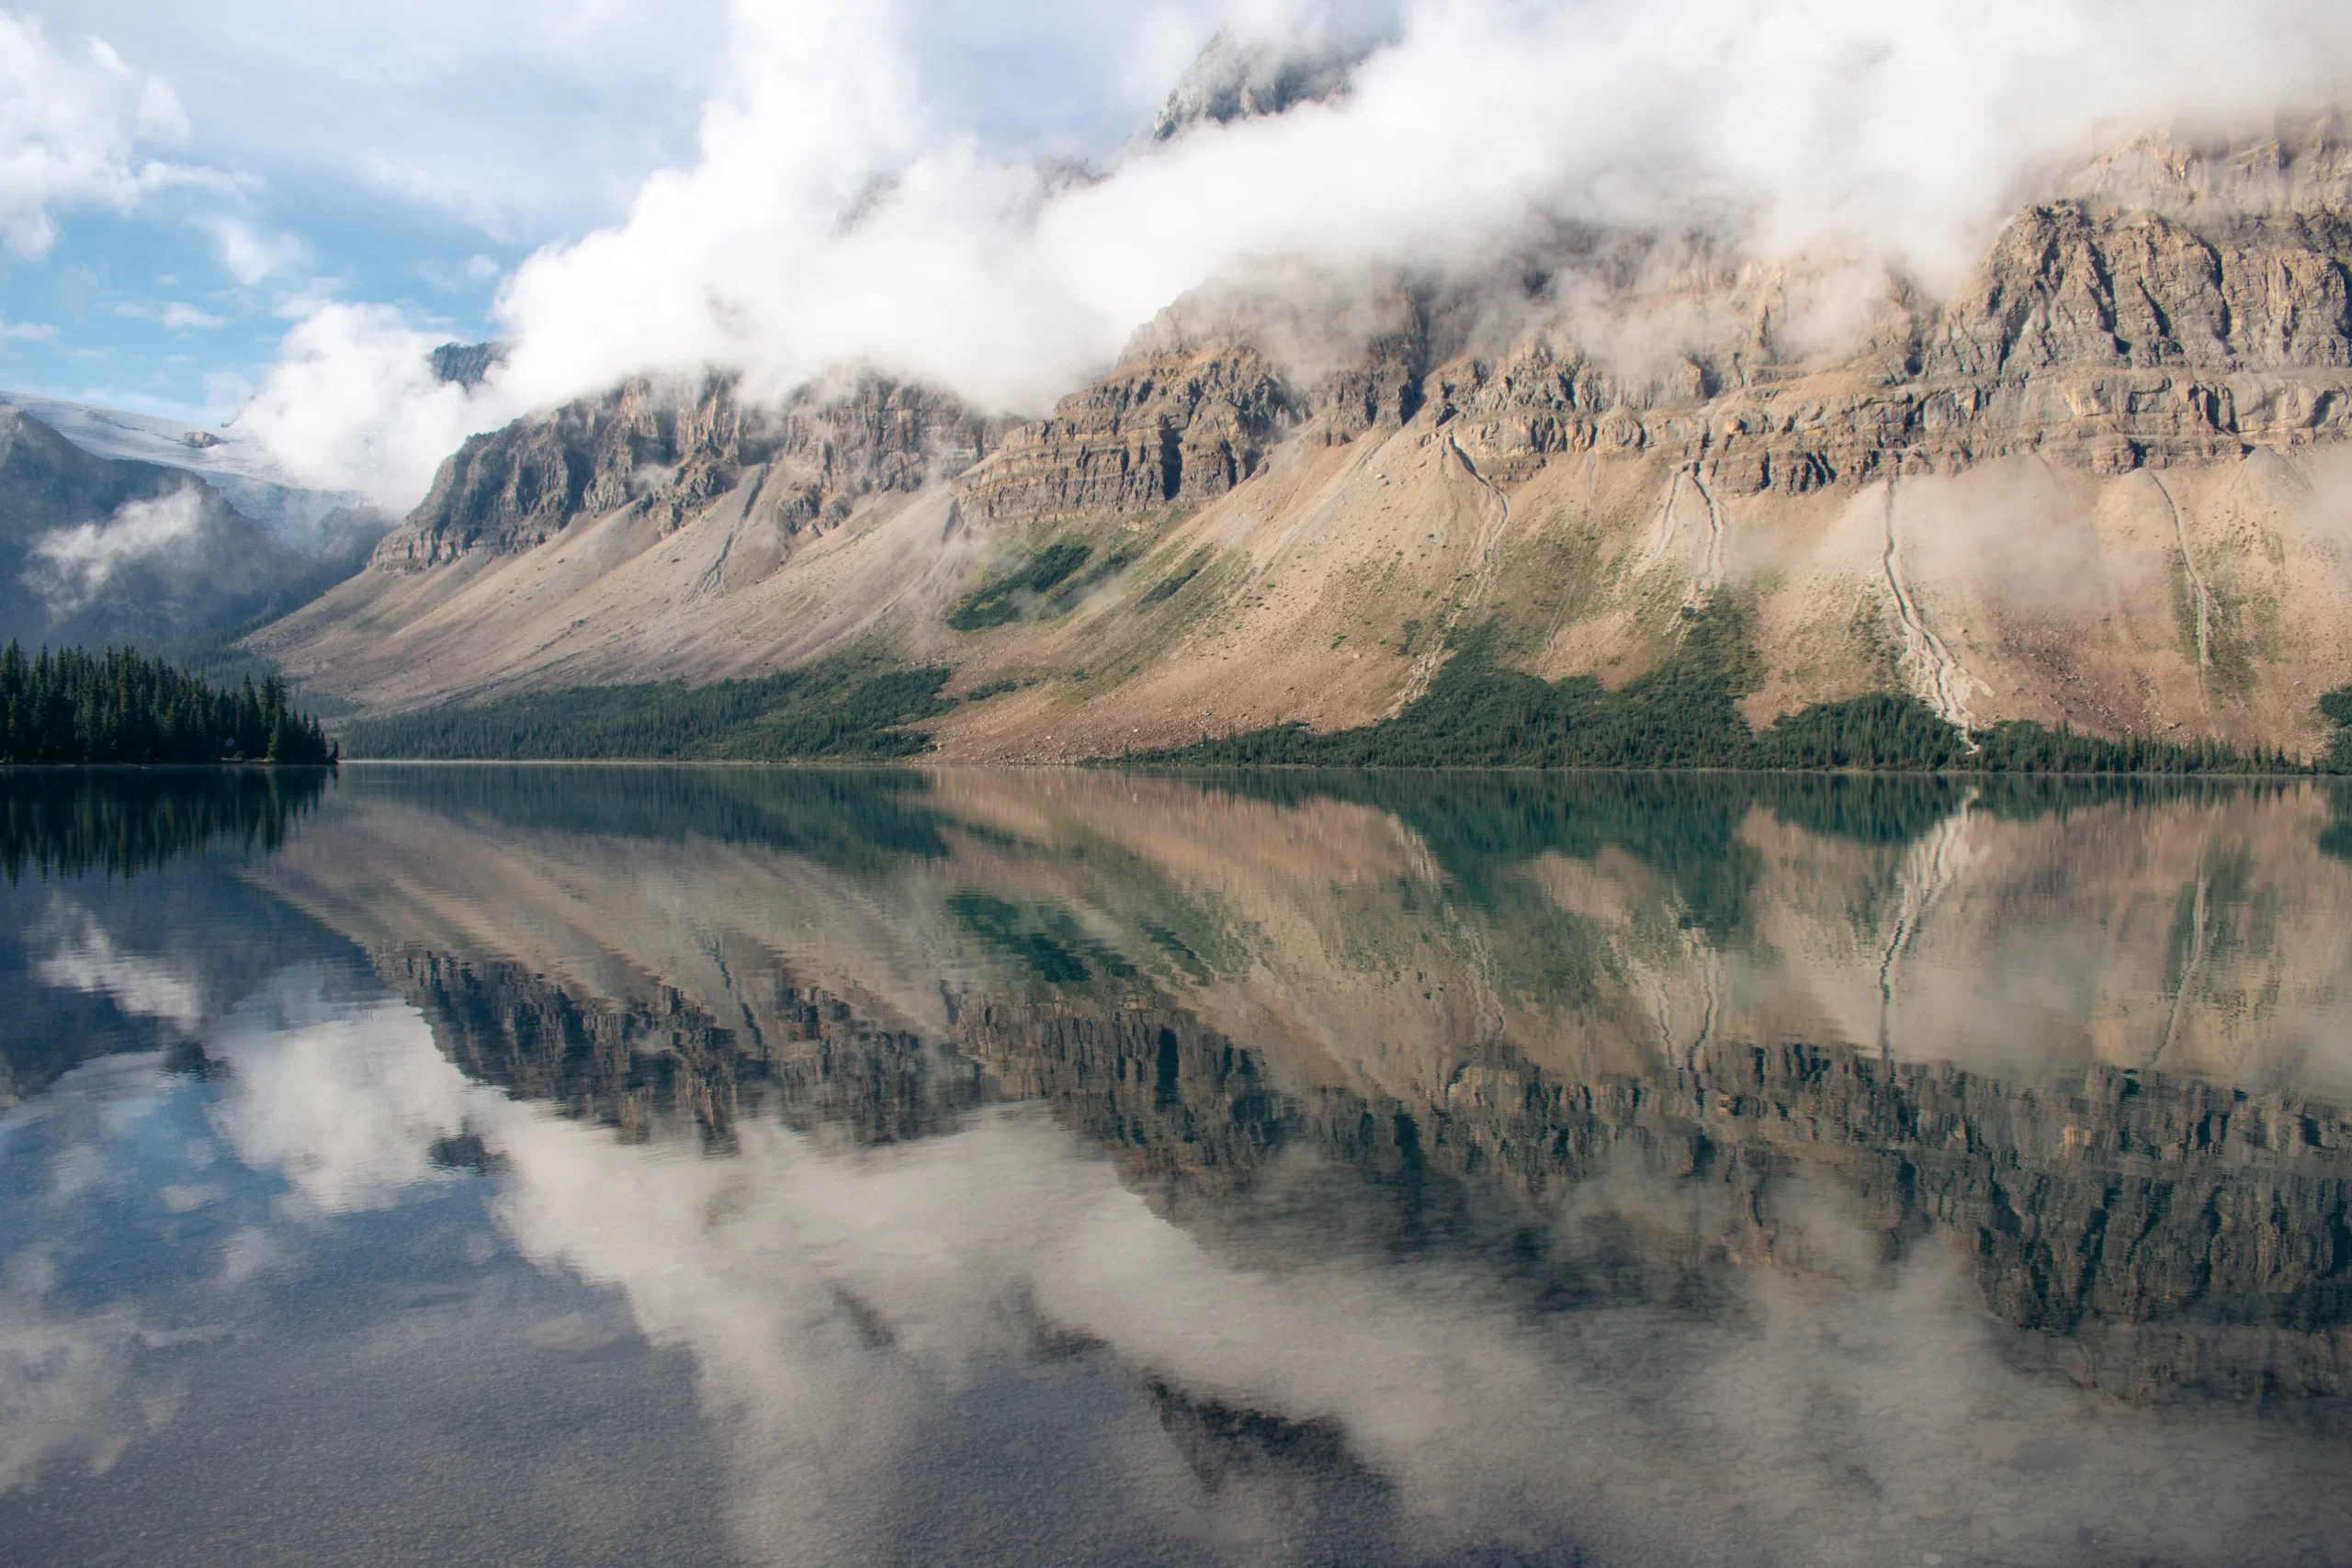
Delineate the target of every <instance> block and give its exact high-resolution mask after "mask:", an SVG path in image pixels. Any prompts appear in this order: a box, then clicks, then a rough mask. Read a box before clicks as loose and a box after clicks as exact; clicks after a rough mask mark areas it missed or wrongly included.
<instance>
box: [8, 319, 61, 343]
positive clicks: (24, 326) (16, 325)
mask: <svg viewBox="0 0 2352 1568" xmlns="http://www.w3.org/2000/svg"><path fill="white" fill-rule="evenodd" d="M56 335H57V326H56V323H54V322H52V321H5V322H0V338H8V339H11V340H13V341H14V342H17V343H47V342H48V341H49V340H50V339H51V338H53V337H55V336H56Z"/></svg>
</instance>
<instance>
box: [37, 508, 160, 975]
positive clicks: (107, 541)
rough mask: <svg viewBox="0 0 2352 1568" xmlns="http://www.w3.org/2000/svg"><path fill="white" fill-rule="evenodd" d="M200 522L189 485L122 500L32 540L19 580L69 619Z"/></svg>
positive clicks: (52, 608) (54, 609)
mask: <svg viewBox="0 0 2352 1568" xmlns="http://www.w3.org/2000/svg"><path fill="white" fill-rule="evenodd" d="M203 522H204V498H203V492H202V491H200V490H198V488H197V487H196V486H194V485H189V486H187V487H186V488H185V489H181V490H176V491H173V492H172V493H171V494H169V495H167V496H164V497H161V498H160V499H158V500H154V501H127V502H123V503H122V505H120V506H119V507H117V508H116V509H115V513H114V515H113V516H112V517H110V518H108V519H107V520H106V521H105V522H103V523H81V524H77V525H74V526H73V527H71V528H51V530H49V531H48V532H47V533H45V534H43V535H42V536H40V538H38V539H36V540H34V541H33V546H32V548H31V549H30V550H29V551H28V552H27V553H28V556H29V558H30V560H31V564H30V565H29V566H28V567H27V569H26V570H25V577H24V581H25V582H26V584H27V585H28V586H29V587H31V588H32V589H33V590H34V591H35V592H39V593H40V595H41V596H42V597H43V598H44V599H46V600H47V601H48V602H49V607H50V612H51V614H52V615H63V614H68V613H70V612H72V611H74V610H75V609H78V608H80V607H81V606H82V605H84V604H88V603H89V602H90V600H91V599H92V598H93V597H94V596H95V595H96V593H97V592H98V590H100V589H101V588H104V587H105V586H106V584H107V581H108V580H109V579H111V578H112V577H113V576H114V574H115V573H116V572H118V571H119V570H122V569H123V568H124V567H126V566H129V565H130V564H132V563H133V562H136V561H142V560H151V559H153V558H155V557H157V556H161V555H166V554H169V553H170V552H172V551H174V550H175V549H177V548H178V547H180V546H182V545H184V544H186V543H187V541H188V540H189V539H191V538H193V537H194V536H195V535H196V532H197V530H198V528H199V527H200V526H202V525H203ZM59 983H61V984H62V983H63V982H59Z"/></svg>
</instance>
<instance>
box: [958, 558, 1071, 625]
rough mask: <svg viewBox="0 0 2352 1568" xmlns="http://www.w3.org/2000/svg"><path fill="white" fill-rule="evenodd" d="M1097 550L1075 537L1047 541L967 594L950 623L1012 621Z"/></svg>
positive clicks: (986, 623)
mask: <svg viewBox="0 0 2352 1568" xmlns="http://www.w3.org/2000/svg"><path fill="white" fill-rule="evenodd" d="M1093 553H1094V551H1093V549H1092V548H1091V547H1089V546H1086V545H1082V544H1080V543H1078V542H1077V541H1076V540H1074V539H1062V540H1058V541H1057V542H1056V543H1054V544H1050V545H1047V546H1046V547H1045V548H1044V549H1042V550H1039V551H1038V552H1037V553H1036V554H1035V555H1033V556H1030V557H1028V558H1026V559H1024V560H1022V561H1021V562H1019V563H1018V564H1016V565H1015V566H1014V567H1013V568H1012V570H1009V571H1006V572H1004V573H1002V574H1001V575H1000V576H996V577H992V578H990V579H989V581H986V582H983V583H981V584H980V585H979V586H978V588H975V589H973V590H972V591H971V592H969V593H967V594H966V595H964V597H963V600H962V601H961V602H960V603H958V604H956V608H954V609H953V610H950V611H949V612H948V613H947V624H948V625H949V626H953V627H955V628H956V630H957V631H959V632H977V631H983V630H986V629H987V628H988V627H989V626H1007V625H1010V624H1011V623H1012V622H1014V621H1017V620H1019V619H1021V615H1022V609H1023V606H1024V605H1026V604H1031V603H1033V602H1035V600H1037V599H1039V598H1042V597H1043V596H1044V595H1046V594H1047V593H1050V592H1053V591H1054V590H1055V589H1056V588H1057V587H1059V586H1061V584H1062V583H1063V582H1064V581H1067V580H1068V579H1069V575H1070V573H1072V572H1074V571H1076V570H1078V569H1079V568H1080V567H1082V566H1084V565H1085V564H1086V559H1087V558H1088V557H1089V556H1091V555H1092V554H1093Z"/></svg>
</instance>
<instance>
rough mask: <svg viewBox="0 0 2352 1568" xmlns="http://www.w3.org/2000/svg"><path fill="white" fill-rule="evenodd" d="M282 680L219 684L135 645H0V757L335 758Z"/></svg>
mask: <svg viewBox="0 0 2352 1568" xmlns="http://www.w3.org/2000/svg"><path fill="white" fill-rule="evenodd" d="M334 760H335V748H334V744H333V743H332V742H330V741H329V740H328V739H327V738H326V735H325V733H324V732H323V731H322V730H321V728H319V725H318V722H317V721H316V720H315V719H312V718H311V717H309V716H306V715H303V714H300V713H297V712H296V711H295V709H294V706H293V705H292V703H291V702H290V701H288V695H287V691H286V683H285V682H283V681H281V680H279V679H278V678H277V676H275V675H272V676H270V677H268V678H267V679H266V680H264V681H263V682H261V684H260V685H258V686H256V685H254V682H253V679H252V677H250V676H248V677H246V678H245V680H244V681H243V682H241V683H240V684H239V685H237V686H235V687H233V688H227V687H219V688H216V687H214V686H212V685H210V684H209V683H207V682H204V681H202V680H200V679H198V677H196V676H194V675H190V674H188V673H187V671H182V670H179V669H175V668H174V667H173V666H172V665H170V664H167V663H165V662H164V660H160V659H146V658H142V657H141V656H140V654H139V653H138V652H137V651H136V650H134V649H128V648H110V649H107V650H106V651H105V652H104V653H99V654H89V653H85V652H83V651H81V650H80V649H60V650H57V651H55V652H52V651H51V650H50V649H41V650H40V653H39V654H37V655H34V656H32V657H29V658H28V657H27V656H26V653H25V650H24V649H21V648H19V647H18V646H17V644H15V643H13V642H12V643H10V644H9V645H8V647H7V649H6V651H5V652H0V762H12V763H16V762H62V763H90V762H140V763H159V762H162V763H171V762H284V763H304V764H318V763H326V762H333V761H334Z"/></svg>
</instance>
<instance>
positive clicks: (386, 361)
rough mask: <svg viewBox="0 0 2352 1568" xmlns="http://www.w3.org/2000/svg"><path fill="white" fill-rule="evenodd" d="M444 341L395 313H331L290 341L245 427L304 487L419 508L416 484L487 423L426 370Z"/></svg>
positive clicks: (368, 309) (312, 320)
mask: <svg viewBox="0 0 2352 1568" xmlns="http://www.w3.org/2000/svg"><path fill="white" fill-rule="evenodd" d="M443 341H444V339H443V337H442V336H441V335H439V334H436V333H429V332H421V331H418V330H417V329H416V328H414V327H413V326H412V325H410V324H409V323H408V322H407V321H406V320H405V319H403V318H402V316H401V313H400V312H399V311H397V310H392V309H391V308H390V307H389V306H379V305H345V304H326V305H322V306H321V307H320V308H319V309H318V310H315V311H314V312H312V313H311V316H310V317H309V318H308V319H307V320H305V321H302V322H301V323H300V325H298V326H296V327H295V329H294V330H293V331H292V332H291V333H288V334H287V338H286V343H285V345H284V348H283V349H282V350H281V355H282V357H281V358H280V360H279V362H278V365H277V369H276V370H275V371H273V372H272V373H271V375H270V378H269V381H268V384H267V385H266V386H264V387H263V388H262V389H261V390H260V391H259V392H257V393H255V394H254V397H253V400H252V401H250V402H248V403H247V404H246V405H245V406H244V408H243V410H242V411H241V412H239V414H238V415H237V423H238V424H239V426H240V427H241V428H242V429H243V430H246V431H248V432H251V433H252V434H254V436H256V437H257V438H258V439H259V440H260V441H261V442H262V443H263V444H264V445H265V446H267V447H268V448H269V450H270V452H271V453H272V455H273V456H275V457H277V458H278V460H279V461H281V462H282V463H284V464H285V465H286V468H287V470H288V473H289V474H290V475H291V476H292V477H293V479H295V481H296V482H297V483H300V484H307V485H311V486H313V487H316V488H318V489H322V490H356V491H365V492H367V493H368V494H370V495H375V496H379V497H390V498H401V497H403V496H405V497H406V499H407V501H409V502H413V501H414V500H415V499H416V497H415V495H413V494H409V493H408V492H409V491H410V490H411V488H412V487H413V482H414V479H415V476H417V475H418V474H420V473H421V474H424V475H425V476H426V477H427V479H430V477H431V475H432V472H433V469H434V468H435V467H436V466H437V465H438V464H439V463H440V460H441V459H442V457H445V456H447V454H448V453H449V452H451V451H452V450H454V449H455V448H456V446H457V445H458V442H460V441H462V440H464V439H465V437H466V436H467V435H469V434H471V433H472V432H473V430H474V429H476V428H478V423H477V422H478V421H479V419H480V417H481V413H480V405H478V404H474V403H470V402H469V400H468V399H467V397H466V394H465V393H464V392H463V391H462V390H460V389H458V388H456V387H451V386H445V385H443V384H441V383H439V382H437V381H435V379H434V378H433V373H432V371H431V369H430V368H429V367H427V366H426V364H425V359H424V356H425V355H426V354H427V353H429V352H430V351H431V350H432V349H433V348H434V347H435V345H436V344H439V343H441V342H443Z"/></svg>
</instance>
